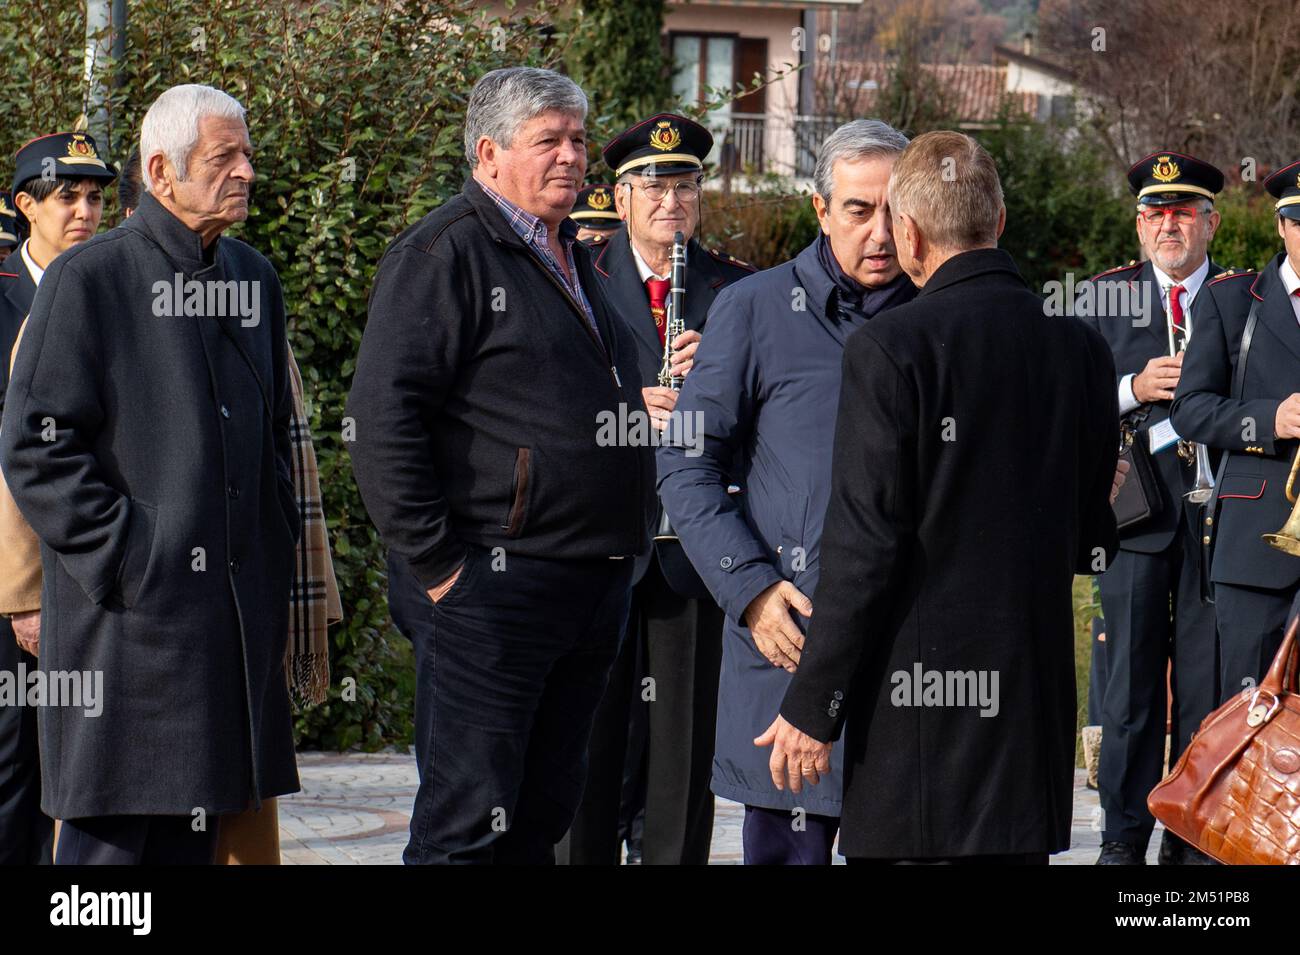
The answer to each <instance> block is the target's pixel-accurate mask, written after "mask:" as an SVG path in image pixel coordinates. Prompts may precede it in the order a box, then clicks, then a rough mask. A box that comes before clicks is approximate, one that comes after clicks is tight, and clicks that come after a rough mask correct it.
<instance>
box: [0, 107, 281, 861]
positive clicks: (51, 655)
mask: <svg viewBox="0 0 1300 955" xmlns="http://www.w3.org/2000/svg"><path fill="white" fill-rule="evenodd" d="M243 117H244V110H243V107H242V106H240V105H239V103H238V102H236V101H235V100H234V99H233V98H231V97H230V96H228V95H226V94H225V93H222V92H221V91H219V90H215V89H212V88H210V87H204V86H196V85H184V86H178V87H173V88H172V89H169V90H167V91H166V92H164V93H163V94H162V95H161V96H159V98H158V99H157V100H156V101H155V102H154V104H153V105H152V106H151V107H150V109H149V111H148V112H147V113H146V115H145V118H144V122H143V126H142V131H141V149H140V153H141V157H142V161H143V169H144V172H145V181H146V187H147V189H148V192H147V194H146V195H145V196H144V197H143V199H142V200H141V203H140V207H139V209H138V211H137V212H136V213H135V214H134V215H132V216H131V218H130V219H129V220H127V221H126V222H125V223H123V224H122V225H121V226H119V227H118V228H116V229H113V230H112V231H111V232H107V233H105V234H103V235H100V236H97V237H95V238H94V239H91V240H90V241H88V242H85V243H83V244H81V245H79V246H77V247H76V248H73V249H70V250H69V251H67V252H64V253H63V254H62V255H60V256H59V257H58V258H57V259H56V260H55V261H54V262H53V264H52V265H51V266H50V267H49V269H48V270H47V271H46V274H45V276H44V277H43V279H42V281H41V283H40V287H39V289H38V290H37V294H36V297H35V299H34V301H33V303H32V310H31V315H30V317H29V318H28V324H27V327H26V330H25V332H24V337H23V341H22V344H21V346H20V348H19V349H18V357H17V361H16V363H15V365H14V369H13V376H12V379H11V381H10V384H9V390H8V394H7V397H6V401H5V409H4V417H3V421H2V422H0V465H3V468H4V475H5V480H6V481H7V482H8V485H9V488H10V490H11V491H12V493H13V497H14V500H15V501H16V502H17V504H18V507H19V509H20V510H21V511H22V513H23V516H24V517H26V518H27V520H28V522H29V523H30V524H31V526H32V528H33V530H35V532H36V534H37V535H38V536H39V537H40V539H41V558H42V565H43V570H44V573H43V589H42V594H41V633H40V658H39V660H40V669H41V671H42V673H44V674H47V675H54V674H73V673H75V674H80V676H81V685H82V687H83V693H82V694H81V698H80V699H73V700H61V701H59V702H60V703H61V705H49V706H45V707H43V708H42V709H41V710H40V713H39V723H40V748H41V782H42V801H41V806H42V809H44V811H45V812H46V813H47V814H48V815H50V816H52V817H54V818H57V819H61V820H63V829H62V832H61V834H60V837H59V845H58V846H57V848H56V856H55V862H56V864H85V863H110V864H135V863H204V862H211V861H212V859H213V856H214V852H215V847H216V837H217V831H218V825H219V818H220V816H221V815H223V814H226V813H234V812H242V811H243V810H245V809H248V808H250V807H252V808H257V807H258V806H259V805H260V804H261V801H262V800H263V799H266V798H269V797H272V796H279V795H283V794H285V793H290V792H295V791H296V790H297V789H298V774H297V768H296V764H295V759H294V749H293V728H292V721H291V718H290V711H289V697H288V691H287V687H286V684H285V676H284V668H283V660H284V651H285V642H286V639H287V634H288V606H289V583H290V578H291V577H292V575H293V571H294V545H295V542H296V539H297V536H298V511H297V507H296V504H295V500H294V494H293V482H292V478H291V475H290V469H289V455H290V439H289V420H290V415H291V408H292V405H291V397H290V386H289V377H288V364H287V358H286V342H285V311H284V301H283V297H282V294H281V291H280V284H279V280H278V278H277V276H276V273H275V270H274V269H273V268H272V267H271V265H270V263H269V262H267V260H266V259H265V258H263V257H262V256H261V255H260V254H259V253H258V252H256V251H255V250H254V249H253V248H252V247H250V246H248V245H245V244H244V243H242V242H240V241H239V240H237V239H231V238H227V237H223V236H222V235H221V234H222V232H224V231H225V230H226V229H227V228H229V227H230V226H231V225H234V224H235V223H236V222H240V221H243V220H244V219H245V218H246V217H247V215H248V200H249V188H250V185H251V182H252V179H253V168H252V166H251V164H250V157H251V155H252V147H251V144H250V141H249V136H248V130H247V127H246V126H245V123H244V118H243ZM74 148H75V147H74ZM88 686H90V687H95V688H96V690H100V689H101V688H102V692H96V693H95V699H90V698H88V697H87V696H86V695H85V693H84V689H85V688H86V687H88Z"/></svg>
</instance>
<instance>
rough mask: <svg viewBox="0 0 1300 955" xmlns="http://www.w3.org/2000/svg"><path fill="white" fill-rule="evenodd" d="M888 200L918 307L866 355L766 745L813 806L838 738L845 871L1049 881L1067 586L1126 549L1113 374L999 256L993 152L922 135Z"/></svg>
mask: <svg viewBox="0 0 1300 955" xmlns="http://www.w3.org/2000/svg"><path fill="white" fill-rule="evenodd" d="M889 202H890V209H891V212H892V215H893V221H894V227H893V233H894V241H895V244H896V246H897V249H898V257H899V262H900V264H901V265H902V266H903V269H904V270H905V271H906V272H907V273H908V274H909V275H911V277H912V279H913V281H914V282H915V283H916V284H917V285H918V286H921V287H922V288H921V292H920V294H919V295H918V296H917V297H916V298H915V299H914V300H913V301H912V302H910V303H907V304H904V305H900V306H898V307H897V308H894V309H890V310H888V311H886V312H884V313H883V314H881V315H879V316H877V317H876V318H875V320H873V321H872V322H871V323H870V324H868V325H866V326H864V327H863V328H861V329H859V330H858V331H856V332H854V333H853V335H851V336H850V338H849V340H848V344H847V347H846V350H845V355H844V380H843V385H842V388H841V392H840V403H839V415H838V418H837V422H836V435H835V450H834V455H833V463H832V487H831V496H830V503H829V506H828V509H827V513H826V520H825V530H824V532H823V537H822V551H821V555H822V576H821V580H820V583H819V585H818V587H817V592H816V595H815V597H814V600H815V605H816V608H817V609H816V612H815V613H814V615H813V617H812V622H811V626H810V631H809V633H808V636H807V640H806V643H805V645H804V649H803V654H802V658H801V660H800V663H799V667H798V669H797V670H796V671H795V674H794V678H793V680H792V681H791V684H790V687H789V689H788V690H787V692H786V696H785V700H784V702H783V704H782V706H781V714H780V716H778V717H777V719H776V720H775V721H774V722H773V724H772V726H771V727H769V729H768V730H767V731H766V732H765V733H764V734H763V736H761V737H760V738H759V740H757V741H756V742H757V743H758V744H759V745H765V746H766V745H770V746H772V747H773V750H772V754H771V762H770V769H771V773H772V778H773V782H774V784H775V785H777V786H778V787H784V786H790V787H791V788H792V789H793V790H795V791H800V790H801V789H802V787H803V784H804V783H811V784H816V783H817V782H818V781H819V780H820V778H821V774H822V773H824V772H825V771H826V770H827V769H828V767H829V753H830V747H831V743H832V741H834V740H837V739H839V738H840V736H841V733H843V745H844V747H845V754H844V771H845V781H844V808H843V812H842V815H841V819H840V849H841V851H842V852H843V854H844V855H845V856H846V857H848V858H849V861H850V862H853V861H857V860H872V861H893V862H898V861H921V862H941V861H971V860H977V861H980V860H987V861H998V862H1015V863H1044V864H1045V863H1046V862H1047V856H1048V854H1049V853H1052V852H1059V851H1061V850H1063V849H1065V848H1066V847H1067V846H1068V845H1069V841H1070V822H1071V815H1072V812H1071V801H1072V794H1073V778H1074V739H1075V726H1074V722H1075V686H1074V639H1073V630H1074V628H1073V607H1072V597H1071V587H1072V583H1073V579H1074V574H1075V573H1077V572H1085V573H1086V572H1088V571H1089V569H1090V568H1091V567H1092V566H1093V563H1094V561H1095V560H1096V559H1097V558H1098V557H1108V556H1109V555H1110V554H1112V553H1113V552H1114V550H1115V548H1116V545H1117V539H1116V533H1115V518H1114V515H1113V513H1112V511H1111V508H1110V503H1109V495H1110V492H1111V490H1112V486H1113V483H1114V481H1115V478H1116V470H1117V465H1116V454H1117V448H1118V440H1119V429H1118V424H1117V416H1118V413H1117V409H1116V396H1115V388H1114V378H1113V375H1114V364H1113V362H1112V361H1111V357H1110V351H1109V349H1107V347H1106V344H1105V342H1104V341H1102V339H1101V337H1100V336H1099V335H1097V334H1096V333H1095V332H1093V331H1091V330H1090V329H1088V328H1086V327H1084V326H1083V324H1082V323H1079V322H1071V321H1066V320H1063V319H1061V318H1056V317H1049V316H1047V315H1045V314H1044V308H1043V304H1042V302H1041V300H1040V299H1039V298H1038V297H1037V296H1036V295H1034V294H1033V293H1032V292H1031V291H1030V290H1029V289H1028V288H1026V287H1025V284H1024V282H1023V280H1022V279H1021V278H1020V275H1019V273H1018V272H1017V270H1016V267H1015V264H1014V262H1013V261H1012V260H1011V257H1010V256H1009V255H1007V254H1006V253H1005V252H1002V251H1000V250H999V249H998V248H997V247H996V245H997V237H998V236H999V234H1000V233H1001V231H1002V226H1003V224H1004V222H1005V217H1006V210H1005V208H1004V207H1003V204H1002V189H1001V184H1000V183H999V180H998V176H997V170H996V168H995V167H994V165H993V160H992V159H991V158H990V157H989V155H988V154H987V153H986V152H985V151H984V150H983V149H982V148H980V147H979V146H978V144H976V143H975V142H974V140H972V139H970V138H969V137H967V136H965V135H962V134H960V133H953V132H935V133H927V134H925V135H923V136H920V137H918V138H917V139H915V140H914V141H913V142H912V143H911V145H909V146H908V148H907V150H906V151H905V152H904V153H903V155H902V156H901V157H900V158H899V160H898V162H897V163H896V164H895V166H894V171H893V175H892V178H891V181H890V189H889ZM846 724H847V726H846Z"/></svg>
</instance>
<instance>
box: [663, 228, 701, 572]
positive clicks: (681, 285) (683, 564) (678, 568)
mask: <svg viewBox="0 0 1300 955" xmlns="http://www.w3.org/2000/svg"><path fill="white" fill-rule="evenodd" d="M671 261H672V267H671V269H670V270H669V274H668V278H669V282H668V284H669V289H668V303H667V304H668V307H667V314H666V315H665V317H664V361H663V365H662V366H660V368H659V384H660V386H662V387H664V388H671V389H672V390H673V391H681V390H682V382H683V381H684V379H683V378H681V377H680V376H678V375H674V374H673V371H672V366H673V341H674V340H675V339H676V338H677V337H678V336H679V335H681V334H682V333H683V332H684V331H686V314H685V311H684V308H685V303H686V241H685V239H684V238H683V237H682V234H681V233H680V232H678V233H676V234H675V235H673V251H672V260H671ZM654 543H655V554H656V555H657V556H658V558H659V568H660V570H662V571H663V575H664V579H665V580H666V581H668V586H670V587H671V588H672V589H673V590H674V591H675V592H676V593H677V594H679V595H680V596H682V597H708V596H709V591H708V588H707V587H705V586H704V581H702V580H700V575H699V574H697V573H696V572H695V568H694V566H692V565H691V561H690V558H688V557H687V556H686V551H685V550H683V549H682V542H681V540H680V539H678V537H677V532H676V531H675V530H673V525H672V521H671V520H669V518H668V511H667V509H665V508H664V506H663V502H662V501H661V502H660V504H659V527H658V530H656V532H655V542H654Z"/></svg>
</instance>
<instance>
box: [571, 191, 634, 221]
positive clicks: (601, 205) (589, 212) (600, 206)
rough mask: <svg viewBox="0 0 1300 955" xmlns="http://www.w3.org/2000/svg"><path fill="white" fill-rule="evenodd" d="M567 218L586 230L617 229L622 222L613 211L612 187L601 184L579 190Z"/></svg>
mask: <svg viewBox="0 0 1300 955" xmlns="http://www.w3.org/2000/svg"><path fill="white" fill-rule="evenodd" d="M569 218H570V219H572V220H573V221H574V222H576V223H578V224H579V225H581V226H584V227H585V228H588V229H617V228H618V227H619V226H620V225H622V220H621V219H620V218H619V217H618V213H617V212H615V211H614V187H613V186H607V185H605V184H604V183H603V182H602V183H597V184H595V185H593V186H587V187H586V188H584V189H582V190H580V191H579V192H578V201H577V202H575V203H574V204H573V211H572V212H570V213H569Z"/></svg>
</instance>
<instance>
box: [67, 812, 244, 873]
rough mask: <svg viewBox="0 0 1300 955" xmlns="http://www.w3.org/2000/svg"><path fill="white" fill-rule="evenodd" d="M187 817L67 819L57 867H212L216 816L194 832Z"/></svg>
mask: <svg viewBox="0 0 1300 955" xmlns="http://www.w3.org/2000/svg"><path fill="white" fill-rule="evenodd" d="M193 822H194V820H193V819H192V818H191V817H189V816H91V817H88V818H85V819H66V820H64V822H63V827H62V828H61V829H60V830H59V845H58V849H57V851H56V855H55V860H54V861H55V864H56V865H212V863H213V861H214V860H215V859H216V855H217V833H218V830H219V828H220V825H221V820H220V817H218V816H209V817H208V820H207V831H206V832H195V831H194V829H193Z"/></svg>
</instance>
